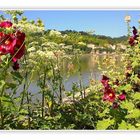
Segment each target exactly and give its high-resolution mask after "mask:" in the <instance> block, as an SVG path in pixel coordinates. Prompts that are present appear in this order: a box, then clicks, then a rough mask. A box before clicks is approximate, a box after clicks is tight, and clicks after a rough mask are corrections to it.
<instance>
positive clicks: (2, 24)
mask: <svg viewBox="0 0 140 140" xmlns="http://www.w3.org/2000/svg"><path fill="white" fill-rule="evenodd" d="M12 25H13V24H12V22H10V21H3V22H1V23H0V27H1V28H9V27H11V26H12Z"/></svg>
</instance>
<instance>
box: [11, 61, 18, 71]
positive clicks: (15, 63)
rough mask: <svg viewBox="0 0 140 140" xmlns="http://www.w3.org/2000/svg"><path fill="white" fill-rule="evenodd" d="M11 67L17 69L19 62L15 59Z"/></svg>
mask: <svg viewBox="0 0 140 140" xmlns="http://www.w3.org/2000/svg"><path fill="white" fill-rule="evenodd" d="M12 67H13V69H14V70H18V69H19V63H18V62H17V61H16V62H14V63H13V66H12Z"/></svg>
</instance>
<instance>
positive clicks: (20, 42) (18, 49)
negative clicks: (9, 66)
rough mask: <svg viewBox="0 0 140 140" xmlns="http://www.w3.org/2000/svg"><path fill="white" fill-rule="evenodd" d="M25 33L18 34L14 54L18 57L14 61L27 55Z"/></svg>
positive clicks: (18, 32)
mask: <svg viewBox="0 0 140 140" xmlns="http://www.w3.org/2000/svg"><path fill="white" fill-rule="evenodd" d="M24 41H25V33H22V32H20V31H17V32H16V45H15V46H14V54H15V53H16V55H15V56H14V58H13V61H16V60H17V59H20V58H21V57H22V56H23V55H24V53H25V43H24Z"/></svg>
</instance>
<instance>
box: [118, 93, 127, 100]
mask: <svg viewBox="0 0 140 140" xmlns="http://www.w3.org/2000/svg"><path fill="white" fill-rule="evenodd" d="M118 98H119V100H120V101H124V100H125V99H126V95H125V94H124V93H122V94H120V95H119V96H118Z"/></svg>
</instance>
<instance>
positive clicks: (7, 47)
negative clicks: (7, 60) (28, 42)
mask: <svg viewBox="0 0 140 140" xmlns="http://www.w3.org/2000/svg"><path fill="white" fill-rule="evenodd" d="M1 36H2V35H1ZM1 40H2V41H1V42H0V53H1V54H2V55H4V54H8V53H10V54H11V56H12V57H13V56H14V57H13V62H16V61H17V60H18V59H20V58H21V57H22V56H23V55H24V53H25V43H24V40H25V34H24V33H22V32H20V31H17V32H16V34H10V35H5V36H3V38H2V39H1Z"/></svg>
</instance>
